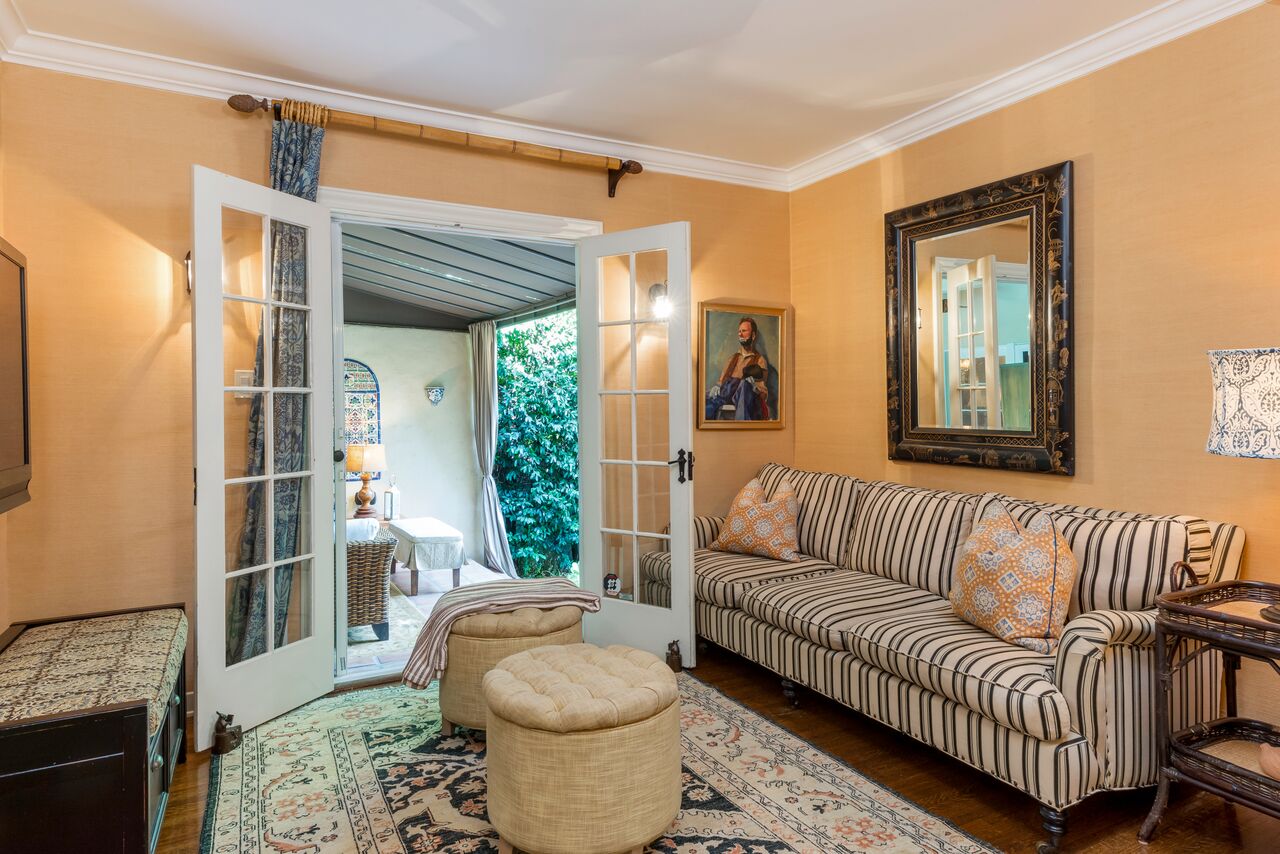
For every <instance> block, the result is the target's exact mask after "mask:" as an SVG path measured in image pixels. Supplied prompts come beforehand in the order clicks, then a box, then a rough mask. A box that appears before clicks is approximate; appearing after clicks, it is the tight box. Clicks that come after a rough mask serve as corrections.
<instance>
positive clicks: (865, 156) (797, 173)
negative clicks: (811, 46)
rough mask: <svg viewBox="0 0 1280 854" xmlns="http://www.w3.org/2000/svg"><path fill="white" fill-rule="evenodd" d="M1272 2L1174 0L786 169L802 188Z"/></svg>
mask: <svg viewBox="0 0 1280 854" xmlns="http://www.w3.org/2000/svg"><path fill="white" fill-rule="evenodd" d="M1266 2H1269V0H1225V2H1224V0H1170V1H1169V2H1167V3H1164V4H1162V5H1160V6H1157V7H1155V8H1154V9H1150V10H1148V11H1146V12H1144V13H1142V14H1141V15H1136V16H1134V17H1132V18H1129V19H1127V20H1124V21H1121V22H1119V23H1118V24H1115V25H1113V26H1111V27H1108V28H1107V29H1105V30H1102V31H1101V32H1098V33H1094V34H1093V35H1091V36H1088V37H1087V38H1084V39H1081V40H1080V41H1078V42H1075V43H1074V44H1070V45H1068V46H1066V47H1064V48H1062V49H1061V50H1058V51H1055V52H1054V53H1051V54H1048V55H1046V56H1043V57H1041V58H1040V59H1037V60H1034V61H1032V62H1029V63H1027V64H1026V65H1023V66H1020V67H1018V68H1015V69H1013V70H1012V71H1008V72H1005V73H1004V74H1001V75H1000V76H999V77H995V78H993V79H991V80H988V81H986V82H985V83H980V84H978V85H977V86H974V87H973V88H971V89H967V90H965V91H964V92H960V93H958V94H956V95H952V96H951V97H950V98H946V99H944V100H942V101H939V102H938V103H936V104H932V105H930V106H928V107H925V108H924V109H923V110H920V111H919V112H916V113H913V114H912V115H910V116H907V117H905V118H902V119H899V120H898V121H896V122H892V123H890V124H888V125H885V126H884V127H882V128H880V129H879V130H876V131H873V132H871V133H869V134H865V135H863V136H860V137H858V138H857V139H853V140H850V141H849V142H846V143H844V144H843V145H839V146H837V147H835V148H833V149H831V150H830V151H828V152H825V153H824V154H820V155H818V156H817V157H813V158H811V159H809V160H806V161H804V162H803V163H799V164H797V165H795V166H792V167H791V168H790V169H788V170H787V189H789V190H798V189H800V188H801V187H805V186H808V185H809V184H813V183H815V182H817V181H821V180H822V179H824V178H829V177H831V176H832V175H836V174H839V173H840V172H844V171H846V170H848V169H852V168H853V167H855V166H858V165H860V164H862V163H866V162H867V161H869V160H874V159H876V158H877V157H881V156H883V155H885V154H888V153H889V152H891V151H896V150H897V149H899V148H903V147H905V146H908V145H910V144H911V143H913V142H917V141H919V140H921V139H924V138H925V137H929V136H933V135H934V134H936V133H940V132H941V131H944V130H946V129H948V128H952V127H955V126H956V125H960V124H964V123H965V122H967V121H969V120H971V119H976V118H977V117H979V116H981V115H984V114H986V113H991V112H994V111H996V110H999V109H1000V108H1002V107H1007V106H1009V105H1010V104H1013V103H1016V102H1018V101H1022V100H1024V99H1026V98H1029V97H1031V96H1032V95H1035V94H1037V93H1040V92H1044V91H1045V90H1047V89H1052V88H1053V87H1055V86H1060V85H1062V84H1063V83H1066V82H1068V81H1070V80H1074V79H1076V78H1077V77H1083V76H1084V75H1086V74H1089V73H1090V72H1093V71H1097V70H1098V69H1100V68H1105V67H1106V66H1108V65H1112V64H1113V63H1116V62H1119V61H1120V60H1122V59H1126V58H1128V57H1130V56H1133V55H1134V54H1138V53H1141V52H1143V51H1145V50H1150V49H1151V48H1153V47H1156V46H1158V45H1162V44H1164V43H1165V42H1169V41H1173V40H1174V39H1176V38H1178V37H1179V36H1184V35H1186V34H1187V33H1190V32H1193V31H1195V30H1199V29H1202V28H1204V27H1207V26H1209V25H1210V24H1215V23H1217V22H1218V21H1221V20H1224V19H1226V18H1229V17H1231V16H1233V15H1237V14H1239V13H1240V12H1244V11H1246V10H1248V9H1251V8H1253V7H1254V6H1260V5H1262V4H1263V3H1266Z"/></svg>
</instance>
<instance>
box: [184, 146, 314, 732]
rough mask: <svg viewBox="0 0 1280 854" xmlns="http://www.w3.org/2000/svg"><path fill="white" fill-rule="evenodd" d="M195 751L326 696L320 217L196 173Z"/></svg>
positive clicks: (307, 206)
mask: <svg viewBox="0 0 1280 854" xmlns="http://www.w3.org/2000/svg"><path fill="white" fill-rule="evenodd" d="M193 183H194V219H193V222H194V247H195V249H194V256H193V263H194V276H195V280H194V287H193V338H194V373H195V378H194V403H195V462H196V473H195V479H196V639H197V645H196V674H197V678H196V686H197V691H196V720H195V733H196V747H197V749H198V750H204V749H206V748H207V747H208V746H209V745H210V743H211V741H212V733H213V727H214V722H215V720H216V713H217V712H226V713H231V714H234V716H235V722H236V723H237V724H242V725H243V726H244V727H245V728H246V729H248V728H249V727H252V726H256V725H257V724H259V723H262V722H263V721H266V720H269V719H271V718H273V717H275V716H277V715H280V714H283V713H284V712H286V711H289V710H290V709H292V708H295V707H296V706H299V705H301V704H302V703H305V702H307V701H309V700H312V699H314V698H316V697H319V696H321V695H323V694H325V693H327V692H328V691H330V690H332V688H333V661H334V659H333V637H334V633H333V628H332V626H333V619H334V577H333V575H334V543H333V538H334V533H333V525H334V522H333V519H334V486H333V484H334V476H333V470H334V462H333V448H332V444H331V442H332V437H333V433H334V426H333V405H332V390H333V382H334V380H333V354H332V348H333V330H332V319H331V317H332V295H331V285H330V278H329V265H330V260H331V259H330V251H329V250H330V247H329V243H330V223H329V220H330V217H329V211H328V210H327V209H326V208H324V207H322V206H321V205H318V204H315V203H314V202H308V201H305V200H303V199H299V198H297V197H295V196H291V195H288V194H287V193H282V192H278V191H276V190H271V189H268V188H267V187H263V186H260V185H258V184H253V183H250V182H248V181H242V180H239V179H237V178H232V177H230V176H228V175H223V174H220V173H218V172H214V171H212V170H209V169H205V168H203V167H199V166H197V167H195V169H194V174H193Z"/></svg>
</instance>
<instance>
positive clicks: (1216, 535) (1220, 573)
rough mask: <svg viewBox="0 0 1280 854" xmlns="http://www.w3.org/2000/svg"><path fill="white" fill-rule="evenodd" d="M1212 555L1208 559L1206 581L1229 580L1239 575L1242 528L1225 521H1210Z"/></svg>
mask: <svg viewBox="0 0 1280 854" xmlns="http://www.w3.org/2000/svg"><path fill="white" fill-rule="evenodd" d="M1209 531H1210V532H1211V534H1212V538H1213V557H1212V558H1211V559H1210V561H1209V577H1208V578H1206V579H1205V581H1208V582H1214V581H1229V580H1231V579H1233V578H1239V577H1240V558H1241V557H1243V556H1244V530H1243V529H1242V528H1239V527H1237V526H1235V525H1232V524H1229V523H1226V522H1210V523H1209Z"/></svg>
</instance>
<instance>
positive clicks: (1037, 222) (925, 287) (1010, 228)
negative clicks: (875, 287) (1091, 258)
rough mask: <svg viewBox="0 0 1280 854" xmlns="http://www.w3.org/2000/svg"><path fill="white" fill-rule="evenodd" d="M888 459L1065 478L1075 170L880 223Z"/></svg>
mask: <svg viewBox="0 0 1280 854" xmlns="http://www.w3.org/2000/svg"><path fill="white" fill-rule="evenodd" d="M885 278H886V285H887V289H888V300H887V305H888V332H887V343H888V380H889V382H888V387H889V457H890V459H898V460H915V461H920V462H932V463H948V464H960V465H974V466H984V467H987V468H1003V469H1015V470H1019V471H1031V472H1044V473H1048V474H1061V475H1070V474H1072V473H1073V468H1074V453H1073V450H1074V448H1073V437H1072V401H1073V392H1074V387H1073V378H1072V370H1071V301H1072V274H1071V163H1070V162H1069V161H1068V162H1066V163H1059V164H1058V165H1056V166H1050V167H1048V168H1045V169H1038V170H1036V171H1034V172H1027V173H1026V174H1023V175H1016V176H1014V177H1012V178H1006V179H1004V180H1002V181H996V182H994V183H991V184H986V185H983V186H981V187H975V188H973V189H971V190H966V191H964V192H962V193H956V194H955V195H951V196H944V197H943V198H940V199H934V200H932V201H928V202H925V203H923V204H919V205H913V206H911V207H908V208H903V209H901V210H897V211H893V212H892V213H889V214H886V215H885Z"/></svg>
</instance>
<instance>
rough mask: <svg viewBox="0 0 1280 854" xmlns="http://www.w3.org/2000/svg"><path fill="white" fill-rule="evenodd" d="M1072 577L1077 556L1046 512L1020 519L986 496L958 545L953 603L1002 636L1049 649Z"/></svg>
mask: <svg viewBox="0 0 1280 854" xmlns="http://www.w3.org/2000/svg"><path fill="white" fill-rule="evenodd" d="M1075 580H1076V559H1075V556H1074V555H1072V554H1071V548H1070V546H1068V545H1067V540H1066V537H1064V536H1063V535H1062V534H1061V533H1060V532H1059V531H1058V529H1057V528H1055V527H1054V524H1053V519H1052V517H1050V516H1049V514H1048V513H1037V514H1036V515H1035V516H1033V517H1032V518H1031V519H1030V520H1028V522H1027V524H1026V525H1022V524H1019V523H1018V521H1017V520H1016V519H1014V518H1013V516H1012V515H1011V514H1010V513H1009V511H1008V510H1007V509H1006V508H1005V506H1004V505H1003V504H1002V503H1000V502H999V501H992V502H990V503H989V504H988V505H987V507H986V509H985V510H984V511H983V514H982V517H981V518H980V519H979V520H978V522H977V524H976V525H975V526H974V529H973V533H972V534H970V535H969V539H968V540H966V541H965V543H964V545H963V546H962V547H961V549H960V557H959V559H958V560H957V561H956V573H955V580H954V583H953V586H952V588H951V607H952V609H954V610H955V612H956V614H958V615H959V616H960V617H961V618H962V619H964V620H965V621H966V622H969V623H972V624H973V625H975V626H977V627H978V628H980V629H986V630H987V631H989V632H991V634H993V635H995V636H996V637H998V638H1001V639H1002V640H1006V641H1009V642H1010V643H1016V644H1017V645H1018V646H1022V647H1026V648H1027V649H1030V650H1034V651H1035V652H1041V653H1046V654H1049V653H1053V652H1054V651H1055V650H1056V649H1057V648H1058V641H1060V640H1061V639H1062V627H1063V625H1065V623H1066V620H1067V607H1068V606H1069V605H1070V604H1071V587H1072V585H1073V584H1074V583H1075Z"/></svg>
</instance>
